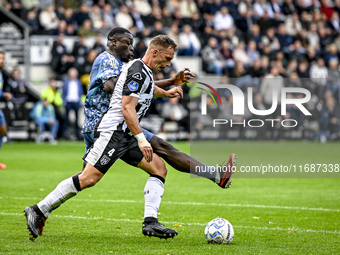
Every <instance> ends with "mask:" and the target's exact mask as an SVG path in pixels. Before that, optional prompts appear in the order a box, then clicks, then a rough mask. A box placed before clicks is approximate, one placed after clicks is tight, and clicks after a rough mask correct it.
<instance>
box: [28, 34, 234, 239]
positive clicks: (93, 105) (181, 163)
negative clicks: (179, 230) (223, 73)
mask: <svg viewBox="0 0 340 255" xmlns="http://www.w3.org/2000/svg"><path fill="white" fill-rule="evenodd" d="M132 40H133V39H132V35H131V34H130V32H129V31H128V30H124V29H121V28H115V29H113V30H112V31H111V32H110V33H109V35H108V51H107V53H106V52H104V53H102V54H101V55H100V56H99V57H98V58H97V60H96V61H95V63H94V66H93V69H92V72H91V80H90V87H89V93H88V96H87V99H86V103H85V108H87V109H85V114H86V118H87V119H86V120H85V122H84V128H83V134H84V138H85V142H86V146H87V150H88V148H90V147H91V145H92V144H93V129H94V126H95V125H94V123H96V122H97V120H98V119H99V118H100V117H101V116H102V115H103V113H104V112H105V111H106V110H107V109H108V107H109V105H108V102H109V99H110V95H109V94H111V93H112V92H113V90H114V88H115V83H116V76H117V75H118V74H119V73H120V71H121V68H122V66H123V63H122V62H127V61H128V60H129V59H130V58H131V57H132V52H133V47H132ZM117 52H118V53H117ZM113 67H114V68H113ZM184 71H185V70H182V71H181V72H180V73H178V74H177V75H176V76H175V77H173V78H172V79H168V80H163V81H159V82H158V84H157V85H158V86H169V85H171V84H180V83H182V82H186V81H187V79H189V78H190V76H191V75H190V74H185V73H184ZM136 77H137V78H138V77H139V76H138V75H136ZM130 86H132V87H133V84H132V85H130ZM167 93H170V94H171V93H173V94H172V96H174V94H176V90H175V91H173V92H171V91H169V92H167ZM164 95H165V94H163V96H164ZM168 96H169V94H168ZM170 96H171V95H170ZM143 131H144V134H146V137H147V141H150V142H151V145H152V146H153V149H154V150H155V153H156V154H158V155H160V156H162V157H163V159H165V160H166V161H167V162H168V163H169V164H170V165H172V166H173V167H175V168H176V169H177V170H179V171H183V172H190V165H192V167H194V166H195V165H198V166H204V164H202V163H200V162H199V161H197V160H195V159H193V158H192V157H190V156H189V155H187V154H185V153H183V152H181V151H179V150H177V149H176V148H174V147H173V146H172V145H170V144H169V143H167V142H166V141H164V140H162V139H160V138H158V137H156V136H153V134H152V133H150V132H148V131H146V130H143ZM107 153H108V155H110V154H113V153H114V151H112V150H109V151H107ZM149 154H150V153H149ZM151 155H152V154H151ZM148 157H150V155H149V156H148ZM148 157H146V158H148ZM149 159H150V158H149ZM230 159H232V157H231V158H230ZM107 161H108V159H107V158H106V157H103V158H102V159H101V163H100V164H104V165H105V163H106V164H108V162H107ZM229 162H230V160H229ZM229 162H228V164H229ZM130 163H131V162H130ZM163 169H165V168H163ZM164 171H166V169H165V170H164ZM79 174H80V173H79ZM79 174H77V175H75V176H73V178H72V180H73V184H74V186H76V187H77V186H78V185H77V181H76V180H77V177H76V176H78V175H79ZM165 174H166V173H160V175H159V176H161V177H162V175H163V176H164V177H165ZM198 174H199V173H198ZM216 175H218V174H216V172H215V173H214V172H212V173H209V171H206V172H203V174H202V175H201V176H203V177H206V178H208V179H210V180H212V181H215V182H216V180H217V179H218V178H219V179H218V181H217V184H218V185H220V184H221V183H222V180H223V178H224V176H221V177H217V176H216ZM65 181H66V180H65ZM156 181H157V180H156ZM229 182H230V174H229V177H228V178H224V187H228V186H229ZM61 184H62V183H61ZM61 184H60V185H61ZM64 184H66V183H64ZM66 186H67V185H66ZM220 186H221V187H223V186H222V185H220ZM57 188H58V187H57ZM56 190H57V189H56ZM69 191H70V190H69ZM52 193H53V192H52ZM52 193H51V194H52ZM66 193H67V192H66ZM71 193H72V191H71ZM73 193H74V192H73ZM75 194H76V193H75ZM75 194H73V195H72V196H74V195H75ZM72 196H71V197H72ZM68 198H69V196H68V195H67V194H65V195H64V198H63V199H62V200H61V202H60V201H57V204H58V205H56V204H54V205H52V204H53V203H52V204H51V205H50V207H49V208H48V212H47V213H41V210H40V209H41V208H40V207H38V206H39V204H38V205H35V206H32V207H28V208H26V209H25V212H26V217H27V218H28V216H27V215H29V214H34V215H35V218H34V219H35V220H33V221H29V220H27V224H28V227H29V230H30V232H31V234H32V235H33V236H34V237H37V236H38V234H41V231H42V228H43V223H44V220H45V219H46V218H47V216H48V215H49V213H50V212H51V211H52V210H53V209H55V208H56V207H58V206H59V205H60V204H61V203H62V202H64V201H65V200H67V199H68ZM45 200H46V199H45ZM42 202H43V201H42ZM40 206H42V203H40ZM45 209H46V208H45ZM144 233H146V234H148V233H149V234H152V232H150V231H144Z"/></svg>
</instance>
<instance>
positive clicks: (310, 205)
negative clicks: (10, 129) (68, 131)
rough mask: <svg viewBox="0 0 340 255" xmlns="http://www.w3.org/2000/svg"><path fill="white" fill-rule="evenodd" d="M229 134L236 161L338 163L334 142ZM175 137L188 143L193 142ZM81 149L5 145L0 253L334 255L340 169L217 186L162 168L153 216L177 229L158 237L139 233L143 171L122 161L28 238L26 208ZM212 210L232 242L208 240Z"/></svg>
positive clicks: (77, 165)
mask: <svg viewBox="0 0 340 255" xmlns="http://www.w3.org/2000/svg"><path fill="white" fill-rule="evenodd" d="M228 143H229V148H231V149H230V151H227V152H226V155H227V154H230V153H231V152H236V153H237V155H238V158H239V159H238V162H239V164H238V167H240V166H242V165H251V164H260V163H261V162H262V160H263V159H265V160H266V162H267V163H268V162H271V163H272V164H274V165H275V164H280V163H287V162H289V159H290V158H295V157H303V160H304V161H305V162H306V163H308V162H310V163H313V162H314V163H316V162H315V160H316V159H323V160H325V161H327V162H328V163H338V164H339V163H340V157H339V156H340V154H339V148H340V147H339V144H338V143H329V144H318V143H305V142H278V143H270V142H248V143H246V142H228ZM174 145H175V146H176V147H177V148H179V149H181V150H183V151H185V152H189V150H190V144H189V143H175V144H174ZM273 148H275V149H273ZM83 151H84V145H83V143H81V142H79V143H70V142H61V143H59V145H57V146H51V145H49V144H43V145H36V144H34V143H13V144H5V145H4V146H3V148H2V151H1V154H0V157H1V158H0V159H1V161H2V162H4V163H6V164H7V166H8V169H6V170H0V226H1V227H0V254H340V179H339V178H333V179H330V178H295V179H289V178H271V179H268V178H248V179H246V178H234V181H233V185H232V188H231V189H228V190H222V189H220V188H219V187H218V186H217V185H215V184H213V183H212V182H211V181H209V180H205V179H201V178H191V177H190V176H189V175H188V174H184V173H180V172H177V171H176V170H174V169H172V168H171V167H168V169H169V173H168V177H167V180H166V184H165V194H164V196H163V201H162V204H161V207H160V215H159V220H160V222H162V223H164V224H165V225H166V226H169V227H174V225H175V224H178V225H179V226H177V227H174V228H175V229H176V230H177V231H178V233H179V235H178V236H177V237H176V238H174V239H169V240H160V239H157V238H147V237H144V236H143V235H142V218H143V205H144V204H143V202H144V196H143V189H144V185H145V181H146V180H147V175H146V174H145V173H144V172H142V171H141V170H139V169H134V168H132V167H130V166H127V165H126V164H125V163H123V162H120V161H119V162H117V163H116V164H115V165H114V167H113V168H112V169H111V170H110V171H109V172H108V173H107V174H106V176H105V177H104V178H103V179H102V180H101V181H100V182H99V183H98V184H97V185H96V186H95V187H93V188H90V189H87V190H84V191H82V192H81V193H79V194H78V195H77V196H76V197H74V198H73V199H71V200H69V201H68V202H66V203H65V204H64V205H62V206H61V207H60V208H58V209H57V210H56V211H54V212H53V213H52V214H51V216H50V217H49V219H48V220H47V222H46V226H45V228H44V233H43V235H42V236H40V237H39V238H38V239H36V241H35V242H32V241H29V239H28V230H26V223H25V217H24V216H23V213H22V211H23V209H24V208H25V207H26V206H28V205H32V204H35V203H37V202H38V201H39V200H41V199H42V198H44V197H45V196H46V195H47V194H48V193H49V192H50V191H51V190H52V189H54V188H55V186H56V185H57V184H58V183H59V182H60V181H61V180H63V179H65V178H67V177H69V176H71V175H73V174H74V173H77V172H79V171H80V170H81V167H82V161H81V157H82V154H83ZM223 160H224V159H221V161H223ZM218 163H219V162H218ZM215 217H223V218H226V219H227V220H229V221H230V222H231V223H232V224H233V226H234V230H235V237H234V240H233V242H232V243H231V244H229V245H211V244H208V243H207V242H206V241H205V238H204V234H203V231H204V226H205V224H206V223H207V222H209V221H210V220H212V219H213V218H215Z"/></svg>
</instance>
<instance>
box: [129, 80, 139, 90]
mask: <svg viewBox="0 0 340 255" xmlns="http://www.w3.org/2000/svg"><path fill="white" fill-rule="evenodd" d="M128 88H129V90H130V91H136V90H137V89H138V83H137V82H135V81H131V82H130V83H129V84H128Z"/></svg>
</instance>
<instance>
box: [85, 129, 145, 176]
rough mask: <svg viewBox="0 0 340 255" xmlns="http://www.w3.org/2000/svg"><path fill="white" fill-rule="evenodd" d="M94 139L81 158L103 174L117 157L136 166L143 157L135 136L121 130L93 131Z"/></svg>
mask: <svg viewBox="0 0 340 255" xmlns="http://www.w3.org/2000/svg"><path fill="white" fill-rule="evenodd" d="M94 139H95V140H94V144H93V146H92V147H91V148H90V149H89V150H88V151H87V153H86V154H85V156H84V157H83V159H84V160H85V161H86V162H87V163H89V164H91V165H92V166H94V167H95V168H96V169H98V170H99V171H100V172H102V173H103V174H105V173H106V172H107V171H108V170H109V169H110V167H111V166H112V165H113V164H114V163H115V162H116V160H117V159H119V158H120V159H121V160H123V161H125V162H126V163H128V164H129V165H132V166H135V167H136V166H137V165H138V164H139V162H141V160H142V159H143V157H144V156H143V153H142V152H141V150H140V149H139V147H138V142H137V140H136V138H135V137H133V136H130V135H129V134H126V133H124V132H123V131H102V132H95V134H94Z"/></svg>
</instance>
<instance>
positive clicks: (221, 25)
mask: <svg viewBox="0 0 340 255" xmlns="http://www.w3.org/2000/svg"><path fill="white" fill-rule="evenodd" d="M233 25H234V20H233V17H231V15H230V14H229V11H228V8H227V7H225V6H223V7H221V9H220V11H218V12H217V13H216V14H215V17H214V28H215V29H216V30H217V31H220V30H228V29H229V28H231V27H232V26H233Z"/></svg>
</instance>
